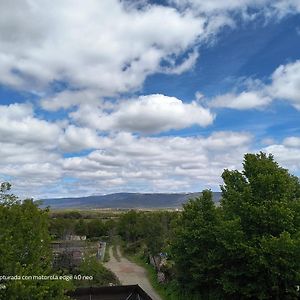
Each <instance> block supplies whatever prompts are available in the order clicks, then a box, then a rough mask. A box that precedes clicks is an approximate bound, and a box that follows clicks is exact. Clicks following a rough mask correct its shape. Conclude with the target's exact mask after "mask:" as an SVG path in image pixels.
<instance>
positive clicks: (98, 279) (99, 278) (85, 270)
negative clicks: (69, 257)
mask: <svg viewBox="0 0 300 300" xmlns="http://www.w3.org/2000/svg"><path fill="white" fill-rule="evenodd" d="M77 271H78V272H77V273H78V274H80V275H81V276H85V275H86V276H92V277H93V280H83V281H76V284H77V285H78V286H80V287H84V286H94V287H97V286H107V285H109V284H120V282H119V280H118V278H117V277H116V276H115V275H114V274H113V273H112V272H111V271H110V270H108V269H106V268H105V267H104V266H103V264H102V263H101V262H100V261H99V260H97V259H96V258H95V257H90V258H86V259H85V260H84V261H83V262H82V263H81V265H80V267H79V268H78V270H77Z"/></svg>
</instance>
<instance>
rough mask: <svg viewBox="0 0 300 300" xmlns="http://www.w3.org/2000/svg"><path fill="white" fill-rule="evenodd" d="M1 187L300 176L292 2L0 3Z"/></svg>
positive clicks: (135, 188) (45, 191)
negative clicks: (233, 171)
mask: <svg viewBox="0 0 300 300" xmlns="http://www.w3.org/2000/svg"><path fill="white" fill-rule="evenodd" d="M0 41H1V42H0V155H1V156H0V157H1V160H0V165H1V166H0V180H1V181H10V182H11V183H12V184H13V186H14V191H15V192H16V193H17V194H19V195H22V196H24V197H25V196H32V197H35V198H40V197H42V198H44V197H58V196H61V197H65V196H82V195H91V194H104V193H112V192H121V191H130V192H178V191H184V192H186V191H200V190H202V189H203V188H208V187H209V188H211V189H213V190H218V189H219V184H220V183H221V179H220V175H221V173H222V170H223V169H224V168H240V167H241V162H242V157H243V154H244V153H246V152H257V151H260V150H262V151H265V152H268V153H273V154H274V156H275V158H276V159H277V160H278V161H279V162H280V164H282V165H283V166H284V167H287V168H289V169H290V170H291V172H292V173H294V174H296V175H300V126H299V125H300V124H299V117H300V2H299V0H228V1H224V0H210V1H202V0H164V1H157V0H156V1H154V0H153V1H150V0H148V1H147V0H142V1H130V0H127V1H126V0H124V1H117V0H101V1H98V0H85V1H81V0H63V1H62V0H43V1H40V0H10V1H0Z"/></svg>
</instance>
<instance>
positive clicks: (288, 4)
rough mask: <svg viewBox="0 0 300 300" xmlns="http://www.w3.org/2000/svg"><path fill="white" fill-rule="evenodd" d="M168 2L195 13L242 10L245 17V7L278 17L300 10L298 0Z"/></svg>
mask: <svg viewBox="0 0 300 300" xmlns="http://www.w3.org/2000/svg"><path fill="white" fill-rule="evenodd" d="M169 3H174V4H175V5H177V6H178V7H179V8H181V9H192V10H194V11H195V12H197V13H202V14H203V13H205V14H208V15H212V14H220V13H226V12H227V13H228V12H230V11H243V13H244V14H243V15H244V17H247V18H249V14H250V13H249V12H248V13H246V11H247V8H256V9H260V10H262V13H264V14H266V16H269V15H271V14H272V15H277V16H279V17H282V16H284V15H286V14H288V13H294V12H295V11H300V4H299V1H298V0H227V1H223V0H210V1H202V0H169ZM253 13H255V12H253ZM256 13H257V12H256ZM250 16H251V15H250Z"/></svg>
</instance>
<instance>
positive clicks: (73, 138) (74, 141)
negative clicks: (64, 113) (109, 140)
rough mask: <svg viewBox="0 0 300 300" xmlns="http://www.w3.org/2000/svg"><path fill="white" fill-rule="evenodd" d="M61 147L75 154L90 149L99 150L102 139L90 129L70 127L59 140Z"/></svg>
mask: <svg viewBox="0 0 300 300" xmlns="http://www.w3.org/2000/svg"><path fill="white" fill-rule="evenodd" d="M58 144H59V147H60V148H61V149H62V150H63V151H66V152H68V151H69V152H75V151H80V150H86V149H90V148H99V147H100V146H101V138H100V137H99V136H98V134H97V132H96V131H94V130H92V129H90V128H80V127H76V126H74V125H70V126H68V127H67V128H66V129H65V132H64V134H63V135H61V137H60V139H59V143H58Z"/></svg>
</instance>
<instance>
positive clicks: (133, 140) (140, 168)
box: [63, 132, 251, 192]
mask: <svg viewBox="0 0 300 300" xmlns="http://www.w3.org/2000/svg"><path fill="white" fill-rule="evenodd" d="M250 143H251V136H250V135H249V134H247V133H234V132H216V133H214V134H212V135H211V136H209V137H207V138H205V137H187V138H184V137H158V138H150V137H136V136H133V135H131V134H128V133H120V134H118V135H116V136H115V137H111V138H110V143H109V145H108V146H107V147H103V148H102V149H101V150H96V151H93V152H91V153H90V154H89V155H87V156H84V157H72V158H67V159H65V160H64V162H63V168H64V170H65V172H66V174H68V176H74V177H76V178H78V180H79V181H81V180H85V181H87V182H89V181H91V180H93V181H94V182H97V184H98V185H100V186H103V184H104V182H105V180H108V179H110V178H114V179H121V180H122V186H121V190H134V189H135V188H136V187H141V186H142V187H143V189H144V191H169V192H171V191H173V192H174V191H179V190H188V189H193V190H200V189H201V188H202V187H203V186H208V185H209V184H210V185H211V186H218V184H219V183H220V174H221V173H222V170H223V169H224V168H225V167H229V168H239V167H240V165H241V158H242V156H243V154H244V153H245V152H247V151H248V150H249V146H250ZM187 153H188V155H187ZM224 153H226V154H224ZM179 183H180V184H179ZM200 186H201V187H200ZM119 187H120V186H119ZM103 188H105V187H103Z"/></svg>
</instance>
